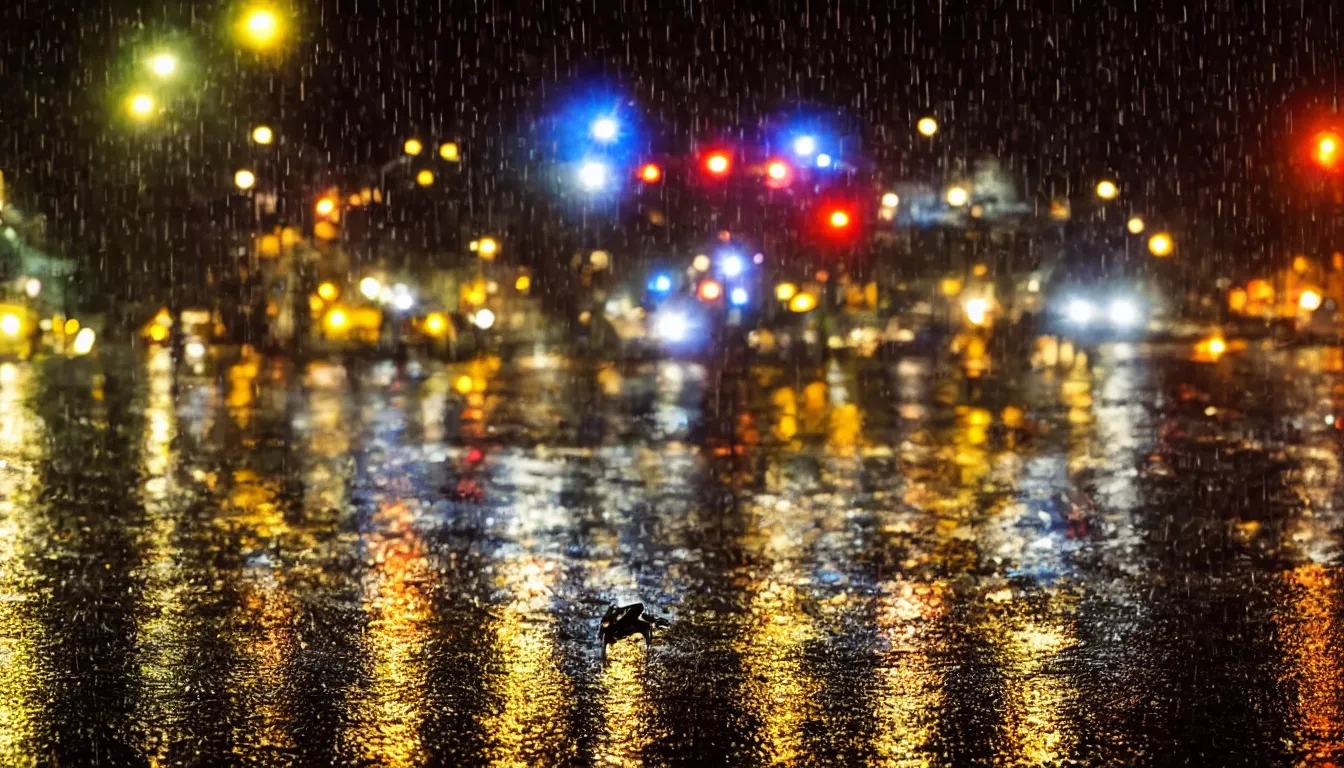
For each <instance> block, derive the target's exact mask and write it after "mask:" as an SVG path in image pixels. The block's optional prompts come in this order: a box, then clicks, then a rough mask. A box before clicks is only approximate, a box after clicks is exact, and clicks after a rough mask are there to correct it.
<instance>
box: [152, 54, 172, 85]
mask: <svg viewBox="0 0 1344 768" xmlns="http://www.w3.org/2000/svg"><path fill="white" fill-rule="evenodd" d="M149 71H151V72H153V73H154V74H155V76H157V77H160V78H165V79H166V78H169V77H172V76H173V75H175V74H177V57H176V56H174V55H173V54H171V53H158V54H155V55H154V56H152V57H151V58H150V60H149Z"/></svg>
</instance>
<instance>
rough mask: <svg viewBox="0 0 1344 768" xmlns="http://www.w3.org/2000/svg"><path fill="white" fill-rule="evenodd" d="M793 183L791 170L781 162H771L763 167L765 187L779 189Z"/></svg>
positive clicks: (786, 164)
mask: <svg viewBox="0 0 1344 768" xmlns="http://www.w3.org/2000/svg"><path fill="white" fill-rule="evenodd" d="M791 181H793V168H792V167H790V166H789V164H788V163H786V162H784V161H783V160H771V161H770V162H769V163H766V166H765V183H766V186H769V187H773V188H775V189H779V188H781V187H787V186H788V185H789V182H791Z"/></svg>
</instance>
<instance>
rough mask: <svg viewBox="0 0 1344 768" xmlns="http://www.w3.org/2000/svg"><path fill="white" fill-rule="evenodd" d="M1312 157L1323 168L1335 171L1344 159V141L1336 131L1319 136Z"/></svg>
mask: <svg viewBox="0 0 1344 768" xmlns="http://www.w3.org/2000/svg"><path fill="white" fill-rule="evenodd" d="M1312 157H1313V159H1315V161H1316V164H1317V165H1319V166H1321V167H1322V168H1324V169H1326V170H1334V169H1335V168H1336V167H1338V166H1339V165H1340V160H1341V159H1344V139H1341V138H1340V135H1339V134H1337V133H1335V132H1334V131H1326V132H1324V133H1321V134H1318V135H1317V136H1316V141H1315V146H1314V147H1312Z"/></svg>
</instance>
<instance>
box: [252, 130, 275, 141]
mask: <svg viewBox="0 0 1344 768" xmlns="http://www.w3.org/2000/svg"><path fill="white" fill-rule="evenodd" d="M273 141H275V132H274V131H272V130H271V127H270V126H269V125H258V126H257V127H256V128H253V129H252V143H254V144H260V145H262V146H266V145H268V144H270V143H271V142H273Z"/></svg>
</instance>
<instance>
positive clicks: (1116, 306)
mask: <svg viewBox="0 0 1344 768" xmlns="http://www.w3.org/2000/svg"><path fill="white" fill-rule="evenodd" d="M1106 315H1107V318H1108V319H1109V320H1110V321H1111V325H1114V326H1116V327H1117V328H1133V327H1134V326H1136V325H1138V324H1139V321H1140V320H1142V319H1143V314H1142V313H1141V312H1140V311H1139V305H1138V304H1137V303H1136V302H1134V301H1133V300H1132V299H1115V300H1113V301H1112V302H1111V306H1110V307H1109V308H1108V309H1107V312H1106Z"/></svg>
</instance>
